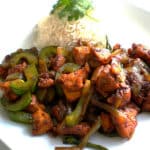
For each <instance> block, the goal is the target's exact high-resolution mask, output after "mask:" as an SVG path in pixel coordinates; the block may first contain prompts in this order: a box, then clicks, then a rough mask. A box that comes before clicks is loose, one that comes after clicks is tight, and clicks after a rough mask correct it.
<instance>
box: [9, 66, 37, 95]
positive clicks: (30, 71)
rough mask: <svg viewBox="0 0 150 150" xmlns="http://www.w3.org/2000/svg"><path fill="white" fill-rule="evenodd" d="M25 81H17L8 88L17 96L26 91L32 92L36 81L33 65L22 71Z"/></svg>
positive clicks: (12, 82)
mask: <svg viewBox="0 0 150 150" xmlns="http://www.w3.org/2000/svg"><path fill="white" fill-rule="evenodd" d="M24 74H25V77H26V79H27V81H24V80H22V79H17V80H14V81H11V82H10V88H11V89H12V91H13V92H14V93H16V94H17V95H22V94H24V93H26V92H27V91H32V92H34V90H35V88H36V83H37V81H38V72H37V68H36V66H35V65H34V64H31V65H29V66H28V67H27V68H26V69H25V71H24Z"/></svg>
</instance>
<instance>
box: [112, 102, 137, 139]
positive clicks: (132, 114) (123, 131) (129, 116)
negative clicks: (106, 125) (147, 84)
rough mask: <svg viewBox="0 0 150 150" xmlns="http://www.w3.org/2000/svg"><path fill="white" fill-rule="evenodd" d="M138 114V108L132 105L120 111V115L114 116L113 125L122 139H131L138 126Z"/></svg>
mask: <svg viewBox="0 0 150 150" xmlns="http://www.w3.org/2000/svg"><path fill="white" fill-rule="evenodd" d="M138 112H139V109H138V107H137V106H136V105H134V104H130V105H127V106H125V107H124V108H123V109H120V110H119V114H118V115H115V116H114V115H113V116H112V120H113V123H114V125H115V127H116V130H117V132H118V133H119V135H120V136H121V137H123V138H128V139H129V138H131V136H132V134H133V133H134V130H135V128H136V126H137V120H136V116H137V114H138Z"/></svg>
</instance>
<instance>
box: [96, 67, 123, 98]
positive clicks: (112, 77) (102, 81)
mask: <svg viewBox="0 0 150 150" xmlns="http://www.w3.org/2000/svg"><path fill="white" fill-rule="evenodd" d="M111 69H112V68H111V66H110V65H106V66H101V69H100V72H99V75H98V76H97V80H96V83H95V84H96V90H97V91H98V92H99V93H100V94H102V95H103V96H107V95H108V94H109V93H111V92H114V91H115V90H116V89H118V88H119V87H120V81H119V80H117V76H116V74H113V73H112V71H111Z"/></svg>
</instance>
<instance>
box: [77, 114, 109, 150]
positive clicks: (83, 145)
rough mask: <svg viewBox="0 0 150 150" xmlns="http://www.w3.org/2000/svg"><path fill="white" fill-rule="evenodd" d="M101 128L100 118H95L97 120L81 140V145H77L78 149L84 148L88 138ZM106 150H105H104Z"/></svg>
mask: <svg viewBox="0 0 150 150" xmlns="http://www.w3.org/2000/svg"><path fill="white" fill-rule="evenodd" d="M100 126H101V119H100V117H98V118H97V120H96V121H95V123H94V124H93V126H92V128H91V129H90V131H89V132H88V133H87V134H86V135H85V137H84V138H83V139H82V140H81V143H80V144H79V147H80V148H81V149H82V148H84V147H85V146H86V145H87V143H88V140H89V138H90V136H91V135H92V134H93V133H95V132H96V131H97V130H98V129H99V128H100ZM105 150H106V149H105Z"/></svg>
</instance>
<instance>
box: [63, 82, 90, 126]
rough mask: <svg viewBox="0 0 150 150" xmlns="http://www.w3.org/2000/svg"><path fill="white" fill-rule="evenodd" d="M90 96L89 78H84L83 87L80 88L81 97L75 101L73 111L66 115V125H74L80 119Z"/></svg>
mask: <svg viewBox="0 0 150 150" xmlns="http://www.w3.org/2000/svg"><path fill="white" fill-rule="evenodd" d="M91 96H92V90H91V82H90V80H86V82H85V85H84V88H83V90H82V95H81V98H80V100H79V102H78V103H77V106H76V107H75V109H74V111H73V112H71V113H70V114H69V115H67V116H66V118H65V121H66V125H67V126H74V125H76V124H78V123H79V122H80V121H81V120H82V117H83V116H84V114H85V112H86V109H87V106H88V104H89V101H90V99H91Z"/></svg>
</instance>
